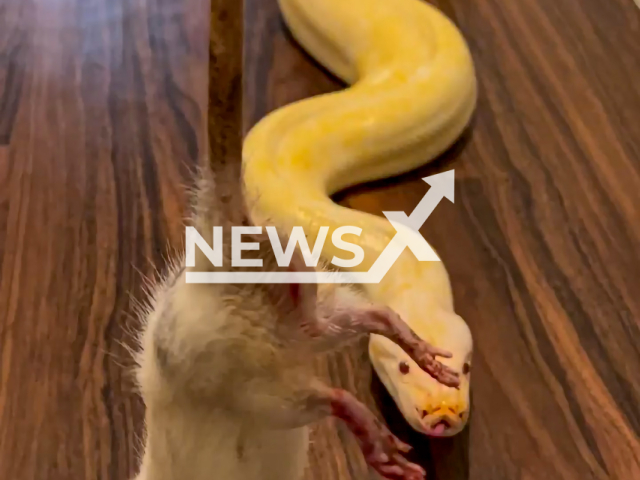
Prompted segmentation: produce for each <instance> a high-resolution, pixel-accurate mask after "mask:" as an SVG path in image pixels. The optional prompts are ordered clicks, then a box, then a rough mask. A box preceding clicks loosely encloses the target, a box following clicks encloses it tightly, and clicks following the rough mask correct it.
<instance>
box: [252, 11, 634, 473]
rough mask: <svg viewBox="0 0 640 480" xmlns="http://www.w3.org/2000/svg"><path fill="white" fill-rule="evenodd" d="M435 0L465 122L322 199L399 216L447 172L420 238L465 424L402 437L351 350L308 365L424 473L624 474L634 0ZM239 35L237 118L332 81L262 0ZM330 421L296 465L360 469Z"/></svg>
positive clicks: (630, 421) (629, 456)
mask: <svg viewBox="0 0 640 480" xmlns="http://www.w3.org/2000/svg"><path fill="white" fill-rule="evenodd" d="M436 4H437V6H439V7H440V8H441V9H442V10H443V11H444V12H445V13H446V14H447V15H449V17H450V18H452V19H453V20H454V21H455V22H456V23H457V25H458V26H459V27H460V28H461V30H462V31H463V33H464V35H465V36H466V38H467V39H468V42H469V45H470V47H471V50H472V54H473V56H474V59H475V61H476V65H477V71H478V77H479V82H480V100H479V105H478V111H477V114H476V117H475V119H474V124H473V128H472V129H471V133H470V135H468V137H467V138H466V139H465V141H464V142H463V143H461V145H459V146H458V148H455V149H452V151H451V152H449V153H448V154H447V155H445V156H444V157H443V158H442V159H440V160H439V161H438V162H435V163H434V164H432V165H431V166H428V167H425V168H423V169H421V170H420V171H418V172H413V173H412V174H409V175H404V176H403V177H401V178H397V179H393V180H389V181H383V182H378V183H376V184H373V185H368V186H363V187H359V188H356V189H353V190H351V191H349V192H344V193H343V194H341V195H340V196H339V198H338V200H339V201H340V202H341V203H343V204H344V205H349V206H351V207H353V208H357V209H360V210H363V211H367V212H371V213H374V214H378V215H380V214H381V212H382V211H383V210H405V211H410V210H412V209H413V207H414V206H415V205H416V204H417V202H418V200H419V199H420V198H421V197H422V195H423V194H424V192H425V191H426V188H427V187H426V186H425V184H424V182H422V181H421V180H420V178H421V177H422V176H425V175H428V174H432V173H436V172H437V171H441V170H444V169H450V168H455V171H456V177H457V192H456V203H455V204H450V203H447V202H443V203H442V204H441V205H440V206H439V207H438V208H437V209H436V211H435V212H434V214H433V215H432V216H431V217H430V219H429V221H428V222H427V224H426V225H425V228H424V229H423V233H424V235H425V236H426V238H427V239H428V240H429V242H430V243H431V244H432V245H433V246H434V247H435V248H436V249H437V250H438V252H439V253H440V254H441V257H442V258H443V260H444V262H445V263H446V265H447V268H448V270H449V272H450V274H451V279H452V282H453V287H454V292H455V298H456V305H457V309H458V311H459V312H460V313H461V314H462V315H463V316H464V317H465V318H466V319H467V320H468V322H469V324H470V326H471V327H472V329H473V332H474V337H475V342H476V353H475V364H474V377H473V413H472V419H471V423H470V426H469V428H468V429H467V430H465V431H464V432H463V433H462V434H461V435H460V436H458V437H456V438H455V439H450V440H440V441H430V440H427V439H425V438H424V437H422V436H420V435H418V434H415V433H412V432H411V431H410V430H409V428H408V427H407V426H406V424H405V423H404V422H403V421H402V419H401V417H400V416H399V414H398V412H397V410H396V409H395V407H394V406H393V404H392V403H391V401H390V399H389V398H388V395H386V393H385V391H384V389H382V388H381V387H380V385H379V384H378V383H377V382H375V381H374V382H373V388H372V389H370V388H369V385H368V384H367V382H366V381H365V380H364V378H365V376H364V373H366V372H367V371H368V370H369V369H368V368H367V367H366V358H365V357H364V356H363V355H362V350H358V349H354V351H352V352H350V353H349V354H347V355H345V356H344V357H339V358H336V359H332V360H331V361H330V362H328V363H326V364H325V365H320V366H319V368H320V367H322V368H321V370H323V371H324V372H325V373H327V374H328V375H329V376H330V378H331V379H332V381H333V382H334V383H335V384H338V385H341V386H345V387H347V388H350V389H352V391H357V393H358V395H359V396H360V397H361V398H366V399H370V398H371V392H373V395H374V396H375V399H376V403H377V405H378V406H379V407H380V409H381V411H382V412H383V413H384V415H385V417H386V419H387V420H388V422H389V423H390V424H391V425H392V427H393V429H394V430H395V431H396V432H397V433H399V434H400V436H401V437H403V438H404V439H406V440H408V441H410V442H411V443H412V444H414V445H415V446H416V451H415V454H414V458H416V459H419V460H420V461H421V462H422V463H423V464H425V465H426V466H427V469H428V471H429V473H430V477H429V478H431V479H447V480H451V479H473V480H500V479H505V480H507V479H514V478H518V479H527V480H529V479H531V480H533V479H540V478H553V479H571V480H573V479H589V480H591V479H594V480H595V479H597V480H605V479H611V480H626V479H631V478H640V411H639V409H638V405H639V403H640V349H639V348H638V345H639V344H640V328H639V327H640V324H639V320H638V319H639V318H640V297H639V296H638V295H637V292H638V291H640V273H639V272H640V260H639V257H638V255H637V248H638V245H639V244H640V222H638V211H639V210H638V205H640V147H639V146H638V142H637V139H638V138H640V113H639V112H640V84H639V83H638V82H636V81H633V79H635V78H638V77H639V76H640V62H638V58H640V44H639V43H638V42H637V38H638V34H639V32H640V12H639V11H638V9H637V8H636V7H635V6H634V4H633V2H632V1H625V0H617V1H612V2H598V1H597V0H585V1H582V2H579V3H576V2H573V1H571V0H542V1H533V0H523V1H520V2H512V3H510V4H506V3H504V2H498V1H495V0H490V1H488V2H466V1H462V0H440V1H438V2H436ZM245 31H246V35H245V39H246V40H245V41H246V46H245V48H246V53H247V56H246V59H245V82H246V85H245V99H244V102H245V110H244V126H245V131H247V130H248V129H249V128H250V127H251V126H252V125H254V124H255V122H256V121H258V120H259V119H260V118H262V117H263V116H264V115H266V114H267V113H268V112H270V111H272V110H274V109H276V108H278V107H280V106H283V105H285V104H288V103H290V102H293V101H296V100H299V99H302V98H306V97H310V96H312V95H316V94H320V93H324V92H328V91H332V90H336V89H339V88H342V85H340V84H339V83H338V82H336V81H334V80H332V79H331V78H330V77H329V76H328V75H326V74H325V73H324V72H323V71H322V70H321V69H319V68H318V67H317V66H316V65H315V64H314V62H312V61H311V60H310V59H309V58H308V57H307V56H306V55H305V54H304V53H302V52H301V51H300V49H299V48H297V46H296V45H295V44H294V43H293V42H292V41H291V39H290V38H289V37H288V35H287V33H286V31H285V29H284V28H283V25H282V23H281V20H280V17H279V13H278V10H277V6H276V2H275V0H260V1H258V0H247V2H246V7H245ZM353 372H356V373H355V374H354V373H353ZM354 378H356V379H357V381H358V383H357V384H356V381H355V380H354ZM332 428H333V427H332V426H326V425H323V426H322V427H321V428H320V430H319V433H318V434H317V438H318V439H317V440H316V443H315V444H314V449H313V462H312V465H313V469H312V471H311V472H310V475H309V478H313V479H325V478H345V479H347V478H353V479H356V478H361V476H359V475H361V472H362V471H361V461H360V459H359V457H358V456H357V455H355V456H354V455H352V454H353V452H352V451H349V452H348V455H352V456H351V457H349V458H348V460H347V458H346V456H345V454H344V453H343V451H342V448H341V447H340V445H339V444H337V443H336V442H335V441H336V440H337V439H338V438H339V439H341V440H343V441H344V442H345V444H347V445H349V438H348V436H346V435H340V434H338V433H336V432H337V430H332Z"/></svg>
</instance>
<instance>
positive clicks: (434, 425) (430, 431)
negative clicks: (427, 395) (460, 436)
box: [420, 408, 466, 437]
mask: <svg viewBox="0 0 640 480" xmlns="http://www.w3.org/2000/svg"><path fill="white" fill-rule="evenodd" d="M421 416H422V419H421V422H420V423H421V430H422V431H423V432H424V433H425V434H426V435H429V436H432V437H452V436H454V435H456V434H457V433H458V432H460V431H461V430H462V429H463V428H464V426H465V423H466V412H465V411H463V412H460V413H457V412H456V411H455V410H454V409H452V408H449V409H447V410H443V409H438V410H437V411H435V412H432V413H431V414H428V413H427V411H425V410H423V411H422V415H421Z"/></svg>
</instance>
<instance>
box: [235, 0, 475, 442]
mask: <svg viewBox="0 0 640 480" xmlns="http://www.w3.org/2000/svg"><path fill="white" fill-rule="evenodd" d="M279 5H280V9H281V11H282V14H283V17H284V20H285V22H286V24H287V26H288V27H289V29H290V31H291V33H292V35H293V37H294V38H295V39H296V41H297V42H299V43H300V44H301V45H302V47H303V48H304V49H305V50H307V51H308V52H309V53H310V54H311V55H312V56H313V57H315V58H316V59H317V60H318V61H319V62H320V63H321V64H322V65H324V66H325V67H326V68H328V69H329V70H330V71H331V72H333V73H334V74H335V75H337V76H338V77H340V78H341V79H342V80H344V81H345V82H346V83H347V84H349V85H350V87H349V88H347V89H346V90H343V91H340V92H335V93H331V94H326V95H321V96H317V97H313V98H310V99H306V100H303V101H301V102H296V103H293V104H290V105H288V106H285V107H283V108H281V109H278V110H276V111H274V112H272V113H271V114H270V115H268V116H266V117H265V118H264V119H262V120H261V121H260V122H259V123H258V124H257V125H256V126H255V127H254V128H253V129H252V130H251V131H250V132H249V133H248V135H247V137H246V139H245V143H244V145H243V181H244V187H245V194H246V195H247V199H248V203H249V205H250V209H251V210H250V211H251V216H252V219H253V221H254V222H255V223H256V225H268V224H272V225H279V226H282V227H283V228H285V229H288V231H291V229H292V228H293V227H294V226H302V227H303V229H304V231H305V234H306V235H307V240H308V242H309V245H310V246H311V247H313V245H314V244H315V240H316V236H317V234H318V233H319V229H320V227H322V226H329V227H330V229H329V233H328V235H327V237H326V238H328V239H329V238H331V235H332V233H333V231H334V230H335V229H336V228H338V227H340V226H343V225H348V226H357V227H360V228H362V233H361V235H360V237H359V238H358V240H357V244H358V245H360V246H361V247H362V248H363V249H364V251H365V253H366V255H365V260H364V261H363V262H362V264H360V266H358V267H354V269H353V270H357V271H364V270H368V269H369V268H370V267H371V265H372V263H373V262H374V261H375V260H376V259H377V258H378V256H379V255H380V253H381V252H382V251H383V250H384V248H385V247H386V246H387V244H388V243H389V242H390V240H391V239H392V237H393V236H394V235H395V234H396V230H395V229H394V227H393V226H392V225H391V223H390V222H389V221H387V220H386V219H384V218H382V217H378V216H375V215H370V214H367V213H364V212H359V211H356V210H352V209H348V208H344V207H341V206H339V205H337V204H335V203H334V202H333V201H332V200H331V198H330V195H333V194H334V193H336V192H338V191H340V190H343V189H344V188H347V187H349V186H353V185H355V184H360V183H364V182H368V181H371V180H375V179H380V178H384V177H391V176H395V175H398V174H401V173H404V172H407V171H410V170H413V169H415V168H417V167H418V166H420V165H423V164H424V163H426V162H427V161H430V160H431V159H433V158H435V157H437V156H438V155H439V154H441V153H443V152H444V151H445V150H446V149H447V148H449V147H450V146H451V145H452V144H453V143H454V142H455V141H456V140H457V139H458V138H459V137H460V136H461V134H462V132H463V131H464V129H465V128H466V126H467V125H468V123H469V121H470V118H471V116H472V114H473V111H474V109H475V105H476V96H477V84H476V77H475V71H474V66H473V61H472V58H471V55H470V53H469V50H468V47H467V45H466V43H465V41H464V39H463V37H462V35H461V34H460V32H459V31H458V29H457V28H456V27H455V25H454V24H453V23H452V22H451V21H450V20H449V19H448V18H447V17H446V16H444V15H443V14H442V13H441V12H440V11H439V10H437V9H436V8H434V7H432V6H430V5H428V4H427V3H424V2H423V1H421V0H279ZM415 234H417V233H415ZM353 243H356V242H355V241H354V242H353ZM334 255H335V256H337V257H339V258H344V257H345V253H344V251H342V250H340V249H337V248H336V247H335V246H334V245H333V244H331V242H325V245H324V248H323V250H322V258H323V259H324V260H326V261H327V262H329V261H331V259H332V257H333V256H334ZM348 256H349V255H348V254H347V257H348ZM362 288H363V289H364V292H365V293H366V294H367V295H368V296H369V298H370V299H371V300H372V301H374V302H377V303H379V304H384V305H387V306H389V307H390V308H392V309H394V310H395V311H396V312H398V313H399V314H400V315H401V316H402V318H403V319H404V320H405V321H406V322H407V323H408V324H409V325H410V326H411V327H412V328H413V329H414V331H415V332H416V333H417V334H418V335H419V336H421V337H423V338H424V339H425V340H427V341H428V342H430V343H431V344H433V345H435V346H437V347H440V348H442V349H444V350H448V351H449V352H451V353H452V354H453V356H452V358H450V359H446V358H445V359H442V363H445V364H447V365H449V366H451V367H453V368H455V369H457V371H459V372H461V375H460V377H461V384H460V387H459V389H454V388H449V387H446V386H444V385H442V384H440V383H438V382H437V381H436V380H434V379H433V378H431V377H430V376H429V375H428V374H426V373H425V372H423V371H422V370H421V369H420V368H418V366H417V365H416V364H415V363H414V362H413V361H412V360H411V359H410V358H409V357H408V355H407V354H406V353H405V352H404V351H403V350H402V349H400V347H399V346H397V345H396V344H394V343H393V342H391V341H390V340H388V339H386V338H383V337H380V336H376V335H374V336H372V337H371V340H370V346H369V356H370V359H371V362H372V364H373V367H374V369H375V370H376V372H377V373H378V375H379V377H380V378H381V380H382V382H383V383H384V385H385V386H386V388H387V390H388V391H389V393H390V394H391V396H392V397H393V398H394V400H395V402H396V405H397V406H398V407H399V409H400V411H401V413H402V414H403V416H404V418H405V419H406V420H407V421H408V423H409V424H410V425H411V426H412V427H413V428H414V429H416V430H417V431H419V432H423V433H425V434H427V435H430V436H451V435H455V434H456V433H458V432H459V431H460V430H462V429H463V427H464V426H465V424H466V423H467V418H468V412H469V406H470V403H469V402H470V399H469V380H470V373H469V369H470V364H471V356H472V345H473V342H472V336H471V332H470V330H469V328H468V326H467V324H466V323H465V322H464V320H463V319H462V318H460V317H459V316H458V315H457V314H456V313H455V312H454V307H453V299H452V292H451V286H450V283H449V278H448V275H447V271H446V269H445V267H444V265H443V263H442V262H433V261H431V262H419V261H418V260H417V259H416V258H415V256H414V255H413V253H412V252H411V251H410V250H409V249H405V251H404V252H403V253H402V254H401V255H400V257H399V258H398V260H397V261H396V262H395V264H394V266H393V267H392V268H391V270H390V271H389V272H388V273H387V274H386V276H385V277H384V279H383V280H382V281H381V282H380V283H379V284H363V285H362ZM402 362H404V363H405V364H406V365H404V364H403V365H402V367H400V365H401V364H402ZM407 365H408V366H409V369H408V370H409V371H408V373H407V372H406V370H407V369H406V366H407ZM401 370H402V371H401ZM403 372H405V373H403Z"/></svg>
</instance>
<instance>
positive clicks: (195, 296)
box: [135, 169, 451, 480]
mask: <svg viewBox="0 0 640 480" xmlns="http://www.w3.org/2000/svg"><path fill="white" fill-rule="evenodd" d="M215 180H216V179H215V175H214V172H213V171H212V170H211V169H203V171H202V172H201V178H200V182H199V184H198V185H197V188H196V190H195V204H194V208H193V216H192V218H191V220H190V223H191V224H192V225H193V226H194V227H195V228H196V229H197V230H198V231H199V233H200V234H201V235H202V236H203V238H205V239H206V240H207V241H208V242H209V244H211V243H212V229H213V226H222V227H223V232H224V236H225V237H224V240H225V241H224V243H223V245H224V255H223V257H224V265H225V266H226V265H229V264H230V258H231V255H230V245H229V244H230V242H229V232H230V228H228V227H230V226H231V225H232V221H233V222H237V220H238V217H237V213H238V212H242V215H241V216H242V218H243V223H244V224H245V225H247V224H249V222H248V220H247V218H248V216H247V215H246V209H245V207H244V205H243V204H241V203H239V202H238V201H237V200H236V201H235V202H234V201H232V202H231V203H230V201H229V199H230V198H231V199H233V195H231V196H230V195H227V194H226V193H225V191H224V187H223V186H221V185H216V181H215ZM227 193H228V192H227ZM236 199H237V196H236ZM230 212H233V215H231V213H230ZM232 217H235V218H233V220H232ZM235 224H236V225H237V224H238V223H235ZM281 236H282V242H283V245H284V244H286V242H287V239H286V236H284V235H281ZM254 241H257V242H258V243H259V244H260V249H259V250H258V251H257V255H258V257H259V258H260V259H261V260H262V261H263V269H264V270H267V271H274V270H282V268H285V267H279V266H278V265H277V263H276V261H275V257H274V256H273V252H272V250H271V247H270V242H269V240H268V238H267V237H266V235H264V236H262V235H256V236H254ZM183 265H184V258H179V259H178V261H176V262H175V263H174V265H173V266H172V267H171V268H170V269H169V272H168V274H167V275H166V276H165V277H164V279H162V280H161V281H160V282H158V283H157V285H155V287H154V288H153V291H152V292H151V295H150V299H149V302H148V308H147V309H146V311H145V315H144V318H143V324H144V327H143V328H142V331H141V334H140V338H139V348H138V350H137V353H136V361H137V369H136V379H137V383H138V386H139V390H140V393H141V395H142V398H143V400H144V402H145V406H146V414H145V433H144V452H143V456H142V459H141V464H140V469H139V472H138V474H137V476H136V477H135V480H182V479H189V480H213V479H216V480H218V479H219V480H300V479H301V478H302V476H303V472H304V469H305V466H306V463H307V449H308V444H309V441H308V436H309V431H308V425H309V424H311V423H312V422H315V421H317V420H320V419H321V418H323V417H326V416H329V415H336V416H338V417H339V418H341V419H342V420H344V421H345V422H347V425H349V426H350V427H351V428H352V431H353V432H354V433H355V434H356V435H357V436H358V440H359V441H360V443H361V446H362V448H363V452H366V455H367V460H368V461H369V463H370V464H371V465H372V466H374V468H377V469H378V471H379V472H381V473H385V472H389V473H391V472H396V473H397V472H400V473H401V472H403V471H404V472H405V473H406V476H405V477H402V478H406V479H414V478H415V479H420V478H422V475H423V474H424V472H423V471H422V470H421V469H420V467H417V466H415V465H413V464H410V463H409V462H407V461H406V460H404V459H403V458H401V452H403V451H406V450H407V448H408V447H407V446H405V445H404V444H402V443H401V442H400V441H399V440H397V439H395V437H393V436H392V435H391V434H390V433H389V432H388V431H387V430H386V429H385V427H383V426H382V425H381V424H380V423H379V422H378V421H377V420H376V419H375V417H374V416H373V414H371V413H370V412H369V411H368V410H367V409H366V407H364V406H363V405H362V404H360V403H359V402H358V401H357V400H356V399H355V398H354V397H352V396H350V395H349V394H347V393H346V392H344V391H341V390H336V389H331V388H330V387H327V386H325V385H323V384H322V383H321V382H320V381H319V380H318V379H316V378H315V377H314V376H313V374H312V369H311V361H312V360H313V353H314V352H322V351H326V350H328V349H332V348H335V347H336V346H337V345H339V344H340V343H341V342H342V341H344V340H347V339H350V338H356V337H358V336H359V335H362V334H365V333H368V332H375V333H379V334H382V335H386V336H389V338H392V339H394V340H395V341H398V342H399V343H400V344H401V345H403V346H404V347H405V348H406V349H408V351H410V352H411V354H412V355H413V356H414V357H416V358H420V359H421V361H422V365H424V366H425V368H426V369H429V368H431V371H432V372H434V375H435V374H437V373H438V372H439V374H441V376H442V377H443V378H445V377H446V376H447V375H449V374H450V373H451V372H446V369H445V367H443V366H442V365H441V364H439V362H435V361H434V357H435V355H437V354H441V353H442V352H435V351H432V350H430V349H429V348H428V346H425V345H424V344H423V343H421V342H420V341H419V340H418V339H417V337H416V336H415V335H412V334H411V332H410V331H409V330H408V329H407V328H406V326H403V323H402V322H401V320H399V318H397V316H394V314H393V312H389V311H388V310H385V309H381V308H379V307H376V306H374V305H371V304H369V303H368V302H366V301H365V300H364V299H363V298H361V297H360V296H359V295H358V294H357V293H356V292H355V291H354V290H351V289H350V288H348V287H344V286H341V287H326V288H325V287H323V288H320V289H318V286H317V285H313V284H311V285H310V284H306V285H305V284H303V285H286V284H275V285H271V284H238V285H234V284H188V283H186V281H185V274H186V272H187V271H188V270H189V269H188V268H186V267H184V266H183ZM215 268H216V267H213V265H211V263H210V262H209V261H208V259H206V257H205V256H204V254H202V253H201V252H199V250H198V249H196V265H195V267H194V269H193V270H196V271H203V270H209V271H211V270H214V269H215ZM228 268H229V267H220V269H222V270H224V269H227V270H228ZM290 268H293V269H296V270H305V269H308V268H309V267H306V265H304V263H303V261H302V255H301V253H300V251H299V250H296V251H295V253H294V257H293V261H292V267H290ZM394 478H395V477H394Z"/></svg>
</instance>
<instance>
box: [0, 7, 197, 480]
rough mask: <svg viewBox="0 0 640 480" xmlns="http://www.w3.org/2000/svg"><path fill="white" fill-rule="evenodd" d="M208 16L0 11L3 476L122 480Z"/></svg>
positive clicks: (111, 10) (175, 216)
mask: <svg viewBox="0 0 640 480" xmlns="http://www.w3.org/2000/svg"><path fill="white" fill-rule="evenodd" d="M208 8H209V7H208V2H205V1H204V0H194V1H189V2H185V1H183V0H148V1H145V2H140V1H134V0H58V1H55V2H51V1H49V0H0V72H1V73H0V144H2V143H7V144H8V146H6V147H3V146H0V306H1V313H0V478H3V479H15V480H49V479H51V480H67V479H72V478H73V479H87V480H95V479H103V480H106V479H109V480H123V479H127V478H129V476H130V475H131V474H132V472H133V470H134V468H135V460H136V453H137V452H136V449H137V447H138V446H139V435H140V433H141V420H142V405H141V402H140V400H139V398H138V396H137V395H136V393H135V391H134V390H133V383H132V382H131V381H130V377H129V370H128V367H129V366H131V361H130V358H129V355H128V354H127V351H126V349H125V348H123V347H122V346H121V342H123V343H127V344H128V343H130V342H129V340H130V338H129V333H128V332H130V331H132V330H133V329H135V328H136V327H137V325H136V324H135V321H134V320H133V313H134V310H135V302H134V301H132V298H133V299H139V298H141V297H142V285H143V282H144V279H145V277H151V276H153V274H154V268H155V267H156V266H157V267H158V268H161V266H162V265H163V262H164V257H165V256H166V253H167V251H168V246H169V245H174V246H178V245H180V243H181V242H182V238H183V230H182V226H181V221H180V220H181V218H182V216H183V214H184V209H185V195H184V190H183V188H182V187H183V185H184V183H185V181H186V180H187V178H188V173H189V172H190V170H191V169H192V167H193V166H194V164H195V162H196V160H197V159H198V158H201V157H203V156H204V155H203V153H204V150H203V149H204V147H205V145H206V143H205V142H204V140H205V135H204V132H205V121H204V120H205V117H204V116H205V111H206V110H205V109H206V99H207V91H206V78H207V70H206V65H207V36H208V28H209V25H208Z"/></svg>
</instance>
